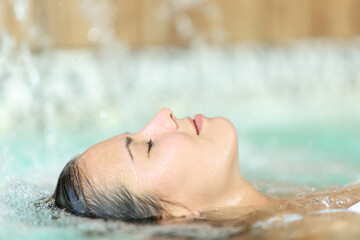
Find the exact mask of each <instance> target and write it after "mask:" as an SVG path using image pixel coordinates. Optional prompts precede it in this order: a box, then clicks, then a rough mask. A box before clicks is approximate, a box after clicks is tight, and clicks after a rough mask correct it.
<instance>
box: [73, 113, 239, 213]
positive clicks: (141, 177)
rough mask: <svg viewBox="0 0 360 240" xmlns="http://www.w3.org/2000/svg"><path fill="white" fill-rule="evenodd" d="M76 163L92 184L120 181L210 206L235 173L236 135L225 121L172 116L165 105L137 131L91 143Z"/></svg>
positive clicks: (194, 204) (199, 206) (188, 203)
mask: <svg viewBox="0 0 360 240" xmlns="http://www.w3.org/2000/svg"><path fill="white" fill-rule="evenodd" d="M78 161H79V166H80V168H82V170H83V171H84V172H85V173H86V174H87V176H88V178H89V179H90V181H91V182H92V184H93V185H94V186H96V187H99V188H101V187H102V186H103V187H105V188H109V187H110V186H116V184H121V185H124V186H125V187H127V188H129V189H130V190H131V191H133V192H134V193H138V194H144V193H149V192H151V193H156V194H158V195H159V196H161V197H162V198H164V199H166V200H168V201H170V202H171V201H172V202H177V203H181V204H183V205H185V206H187V207H188V208H190V209H193V210H200V209H202V210H204V209H207V208H211V207H212V206H215V205H216V202H217V201H220V198H221V196H224V194H226V192H227V191H228V190H230V189H231V188H232V187H233V186H232V184H233V183H234V182H236V180H237V179H238V178H239V175H240V173H239V169H238V144H237V134H236V130H235V128H234V126H233V125H232V123H231V122H230V121H229V120H227V119H225V118H222V117H215V118H206V117H204V116H202V115H196V116H195V118H194V119H191V118H190V117H186V118H183V119H177V118H176V117H175V116H174V114H173V113H172V112H171V111H170V110H169V109H165V108H163V109H161V110H160V111H159V112H158V113H157V114H156V115H155V117H154V118H153V119H152V120H151V121H150V122H149V123H148V124H147V125H146V126H145V127H144V128H143V129H142V130H141V131H139V132H137V133H131V134H130V133H129V134H120V135H118V136H115V137H113V138H110V139H108V140H105V141H103V142H100V143H97V144H95V145H94V146H92V147H90V148H89V149H88V150H86V151H85V152H84V153H83V154H82V155H81V156H80V158H79V160H78ZM176 211H179V210H175V209H174V210H173V212H176ZM175 214H176V213H175Z"/></svg>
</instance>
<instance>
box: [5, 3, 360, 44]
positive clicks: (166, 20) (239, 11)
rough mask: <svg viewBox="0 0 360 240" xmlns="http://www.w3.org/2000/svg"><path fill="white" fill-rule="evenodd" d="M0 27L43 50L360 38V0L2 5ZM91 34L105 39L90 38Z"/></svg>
mask: <svg viewBox="0 0 360 240" xmlns="http://www.w3.org/2000/svg"><path fill="white" fill-rule="evenodd" d="M17 2H28V3H29V5H28V6H27V8H26V9H27V11H26V14H25V17H24V18H23V19H22V20H21V21H18V20H17V18H16V14H15V13H14V11H13V8H14V6H15V5H16V3H17ZM189 3H191V4H189ZM0 28H2V29H5V30H6V32H8V33H10V34H11V35H12V36H15V37H16V38H18V39H20V40H21V39H27V40H28V41H30V42H31V43H32V45H35V46H39V47H41V46H42V45H50V46H58V47H82V46H91V45H96V44H98V43H99V42H100V41H103V42H106V41H111V40H114V39H116V40H121V41H122V42H124V43H127V44H129V45H133V46H139V45H141V46H143V45H167V44H180V45H186V44H187V43H189V42H190V41H192V40H194V39H203V40H206V41H208V42H210V43H220V44H222V43H236V42H241V41H252V40H260V41H281V40H284V39H293V38H304V37H344V38H348V37H352V36H356V35H359V34H360V1H359V0H186V1H185V0H177V1H176V0H102V1H97V0H56V1H55V0H28V1H12V0H1V2H0ZM90 29H95V30H98V31H100V32H101V37H100V38H99V39H98V40H95V41H94V39H91V38H90V39H89V37H88V34H89V30H90ZM2 33H4V32H3V31H1V29H0V34H2ZM95 33H96V31H95Z"/></svg>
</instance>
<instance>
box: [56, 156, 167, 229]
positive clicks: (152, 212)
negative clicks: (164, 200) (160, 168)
mask: <svg viewBox="0 0 360 240" xmlns="http://www.w3.org/2000/svg"><path fill="white" fill-rule="evenodd" d="M77 158H78V157H77V156H76V157H74V158H73V159H71V160H70V161H69V162H68V163H67V164H66V166H65V167H64V169H63V170H62V172H61V173H60V176H59V179H58V182H57V185H56V188H55V192H54V195H53V198H54V200H55V205H56V206H57V207H59V208H64V209H66V210H67V211H69V212H71V213H73V214H75V215H78V216H84V217H91V218H106V219H120V220H124V221H128V222H153V221H156V220H160V219H161V218H162V216H164V215H165V214H167V213H166V211H165V210H164V208H163V207H162V205H161V200H160V198H159V197H157V196H156V195H155V194H147V195H144V196H138V195H135V194H133V193H131V192H130V191H129V190H128V189H127V188H126V187H124V186H116V187H115V188H112V189H105V190H104V189H99V188H97V187H96V186H93V185H92V184H91V182H90V181H89V179H88V178H87V177H86V175H85V174H84V173H83V172H82V171H81V169H80V168H79V166H78V164H77ZM84 190H86V191H84Z"/></svg>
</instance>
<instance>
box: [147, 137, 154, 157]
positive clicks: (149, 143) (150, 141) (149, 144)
mask: <svg viewBox="0 0 360 240" xmlns="http://www.w3.org/2000/svg"><path fill="white" fill-rule="evenodd" d="M147 145H148V146H149V147H148V154H149V153H150V150H151V148H152V146H153V141H152V140H151V139H150V140H149V141H148V142H147Z"/></svg>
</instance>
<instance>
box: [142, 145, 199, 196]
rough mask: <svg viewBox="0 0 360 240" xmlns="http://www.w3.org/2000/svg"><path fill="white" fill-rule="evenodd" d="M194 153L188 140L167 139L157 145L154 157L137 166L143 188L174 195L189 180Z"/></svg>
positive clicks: (192, 167)
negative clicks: (146, 162)
mask: <svg viewBox="0 0 360 240" xmlns="http://www.w3.org/2000/svg"><path fill="white" fill-rule="evenodd" d="M154 152H155V151H154ZM194 155H196V154H195V152H194V147H193V144H191V142H189V141H170V140H168V141H166V142H164V143H163V144H162V145H161V146H160V145H159V146H158V149H157V150H156V157H155V154H154V158H153V159H150V162H149V163H148V164H146V165H142V166H138V175H139V179H140V178H141V182H142V184H141V185H142V188H143V190H145V191H154V192H158V193H163V194H165V195H174V194H175V193H176V192H178V191H179V188H181V186H184V185H186V183H187V182H189V181H190V180H191V176H192V172H193V169H194V165H193V164H192V163H193V162H194V161H195V158H196V157H194Z"/></svg>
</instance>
